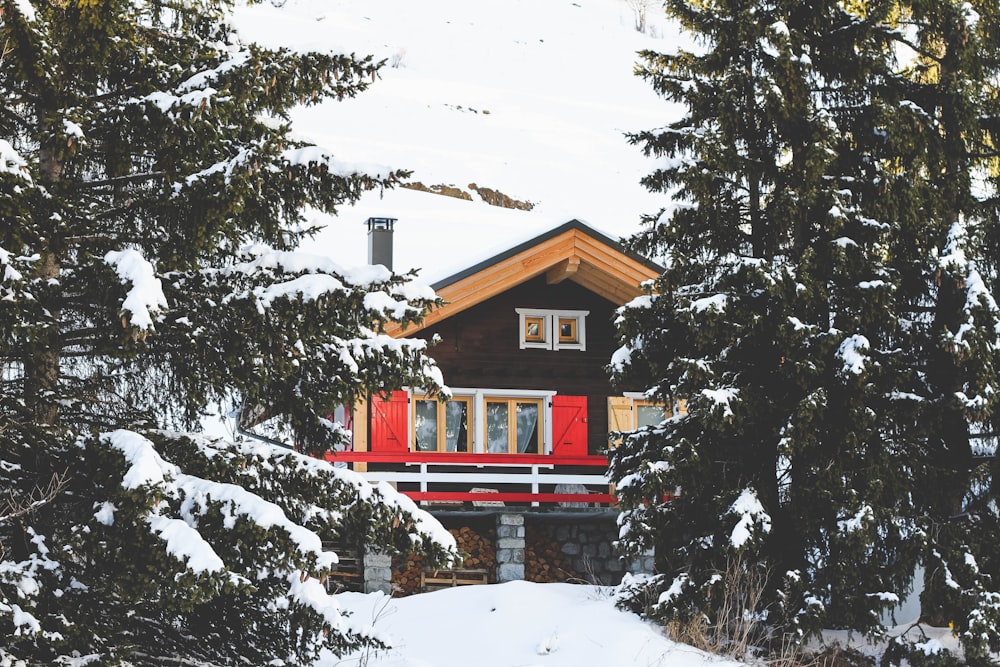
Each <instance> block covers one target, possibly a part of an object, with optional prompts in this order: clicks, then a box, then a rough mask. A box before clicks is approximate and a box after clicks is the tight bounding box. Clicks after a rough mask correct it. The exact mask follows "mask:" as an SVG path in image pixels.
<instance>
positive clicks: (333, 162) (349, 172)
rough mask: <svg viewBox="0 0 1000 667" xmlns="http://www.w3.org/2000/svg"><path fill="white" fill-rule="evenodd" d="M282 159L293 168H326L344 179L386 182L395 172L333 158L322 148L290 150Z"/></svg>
mask: <svg viewBox="0 0 1000 667" xmlns="http://www.w3.org/2000/svg"><path fill="white" fill-rule="evenodd" d="M281 158H282V159H283V160H284V161H285V162H287V163H288V164H289V165H291V166H293V167H307V168H309V167H326V169H327V171H329V172H330V173H331V174H334V175H336V176H340V177H343V178H348V177H351V176H368V177H369V178H374V179H376V180H384V179H386V178H388V177H389V175H390V174H391V173H392V171H393V170H392V168H391V167H388V166H386V165H382V164H376V163H374V162H348V161H345V160H338V159H337V158H335V157H334V156H333V153H331V152H330V151H328V150H327V149H325V148H322V147H320V146H302V147H300V148H290V149H288V150H286V151H284V152H283V153H282V154H281Z"/></svg>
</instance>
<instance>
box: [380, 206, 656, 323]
mask: <svg viewBox="0 0 1000 667" xmlns="http://www.w3.org/2000/svg"><path fill="white" fill-rule="evenodd" d="M662 271H663V269H662V268H660V267H659V266H657V265H656V264H654V263H653V262H650V261H648V260H645V259H643V258H641V257H639V256H637V255H634V254H631V253H628V252H626V251H625V250H624V249H623V248H622V247H621V245H620V244H619V243H618V242H616V241H614V240H613V239H611V238H609V237H607V236H605V235H604V234H601V233H600V232H597V231H596V230H594V229H592V228H590V227H588V226H587V225H585V224H583V223H582V222H579V221H578V220H571V221H570V222H567V223H565V224H563V225H560V226H559V227H556V228H554V229H552V230H550V231H548V232H546V233H545V234H542V235H540V236H537V237H535V238H533V239H531V240H529V241H526V242H524V243H521V244H519V245H517V246H515V247H513V248H511V249H509V250H507V251H505V252H503V253H500V254H499V255H496V256H494V257H491V258H490V259H488V260H486V261H483V262H480V263H479V264H476V265H475V266H472V267H469V268H468V269H466V270H464V271H461V272H460V273H457V274H455V275H453V276H450V277H448V278H445V279H444V280H441V281H439V282H437V283H435V284H434V285H432V287H433V288H434V290H435V292H437V295H438V296H439V297H440V298H442V299H443V300H444V301H445V304H444V305H443V306H441V307H440V308H437V309H435V310H433V311H431V312H430V313H429V314H428V315H427V317H425V318H424V320H423V322H421V323H420V324H419V325H410V326H408V327H407V328H406V330H405V331H404V330H403V329H402V328H401V327H400V326H399V325H398V324H395V323H393V324H390V325H387V326H386V332H387V333H389V334H390V335H393V336H400V335H410V334H412V333H415V332H417V331H420V330H421V329H425V328H427V327H429V326H432V325H434V324H435V323H437V322H440V321H442V320H444V319H447V318H449V317H451V316H453V315H456V314H458V313H460V312H462V311H464V310H466V309H468V308H471V307H472V306H475V305H477V304H479V303H482V302H483V301H486V300H487V299H490V298H491V297H494V296H496V295H498V294H501V293H503V292H505V291H507V290H509V289H511V288H512V287H515V286H516V285H520V284H521V283H524V282H527V281H529V280H532V279H533V278H536V277H538V276H541V275H544V276H545V279H546V282H548V283H549V284H556V283H560V282H563V281H565V280H571V281H573V282H575V283H577V284H579V285H581V286H583V287H585V288H586V289H588V290H590V291H592V292H594V293H596V294H599V295H600V296H602V297H604V298H606V299H608V300H609V301H611V302H613V303H616V304H619V305H622V304H625V303H627V302H628V301H630V300H632V299H634V298H635V297H637V296H639V295H641V294H643V289H642V283H644V282H646V281H647V280H652V279H653V278H656V277H657V276H658V275H660V274H661V273H662Z"/></svg>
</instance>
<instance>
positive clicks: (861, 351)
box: [836, 334, 871, 376]
mask: <svg viewBox="0 0 1000 667" xmlns="http://www.w3.org/2000/svg"><path fill="white" fill-rule="evenodd" d="M870 350H871V343H869V342H868V339H867V338H866V337H865V336H862V335H861V334H852V335H850V336H848V337H847V338H846V339H845V340H844V341H843V342H842V343H841V344H840V347H838V348H837V355H836V356H837V358H838V359H840V360H841V361H842V362H843V365H842V366H841V367H840V373H841V374H842V375H844V376H849V375H861V374H862V373H864V372H865V367H866V365H867V362H868V360H869V356H868V352H869V351H870Z"/></svg>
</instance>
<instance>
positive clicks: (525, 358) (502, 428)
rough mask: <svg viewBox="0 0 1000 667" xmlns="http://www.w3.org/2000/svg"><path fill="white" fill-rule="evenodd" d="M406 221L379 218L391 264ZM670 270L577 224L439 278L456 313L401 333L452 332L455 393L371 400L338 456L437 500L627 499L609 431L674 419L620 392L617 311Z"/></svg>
mask: <svg viewBox="0 0 1000 667" xmlns="http://www.w3.org/2000/svg"><path fill="white" fill-rule="evenodd" d="M393 222H394V221H393V220H392V219H371V220H369V255H370V257H377V258H380V259H381V262H380V263H387V253H386V250H385V248H386V245H388V248H389V249H390V251H389V253H390V254H391V239H392V236H391V234H392V224H393ZM380 239H381V240H380ZM373 245H374V246H375V247H374V248H373ZM388 261H391V260H388ZM660 273H661V269H660V268H659V267H658V266H656V265H655V264H653V263H652V262H650V261H647V260H645V259H643V258H641V257H638V256H635V255H633V254H630V253H628V252H626V251H625V250H624V249H623V248H622V247H621V246H620V245H619V244H618V243H617V242H616V241H615V240H613V239H611V238H609V237H607V236H606V235H604V234H602V233H601V232H599V231H597V230H595V229H592V228H591V227H589V226H587V225H586V224H584V223H582V222H580V221H578V220H571V221H569V222H566V223H564V224H562V225H559V226H558V227H555V228H553V229H550V230H549V231H547V232H545V233H543V234H540V235H538V236H536V237H534V238H532V239H530V240H528V241H525V242H523V243H520V244H518V245H515V246H514V247H511V248H509V249H507V250H505V251H503V252H500V253H499V254H496V255H495V256H493V257H490V258H488V259H486V260H485V261H482V262H478V263H476V264H474V265H473V266H470V267H468V268H467V269H465V270H462V271H460V272H458V273H455V274H454V275H452V276H450V277H447V278H445V279H443V280H440V281H438V282H436V283H434V284H433V285H432V287H433V288H434V290H435V291H436V292H437V294H438V295H439V296H440V297H441V298H442V299H443V300H444V301H445V305H444V306H442V307H440V308H438V309H436V310H434V311H433V312H431V313H430V314H429V315H428V316H427V318H426V319H425V320H424V322H423V323H422V324H421V325H420V326H419V327H410V328H408V329H406V330H403V329H402V328H399V327H398V326H397V327H395V328H392V329H390V331H389V333H390V334H391V335H394V336H404V335H405V336H408V337H424V338H431V337H432V336H435V335H436V336H438V337H440V339H441V342H440V343H438V344H437V345H435V346H433V347H431V348H430V356H432V357H433V358H434V359H435V360H436V361H437V364H438V366H439V367H440V369H441V371H442V373H443V376H444V380H445V382H446V383H447V385H448V386H449V387H450V388H451V390H452V393H453V395H452V397H451V398H450V400H448V401H445V402H442V401H439V400H438V399H437V398H436V397H434V396H428V395H426V394H425V393H424V392H422V390H421V389H420V388H419V387H414V388H410V389H408V390H406V391H397V392H395V393H393V394H392V395H391V396H373V397H370V399H369V400H366V401H362V402H361V403H359V404H358V405H357V406H356V407H355V409H354V412H353V416H352V417H353V418H352V419H350V421H352V424H351V426H352V429H353V433H354V443H353V451H347V452H337V453H335V454H330V455H329V457H330V458H331V460H334V461H340V462H347V463H348V464H349V465H351V466H352V467H354V468H355V469H356V470H359V471H362V472H363V473H364V474H365V476H366V477H367V478H368V479H369V480H370V481H373V482H383V481H384V482H389V483H391V484H393V485H394V486H396V488H398V489H399V490H400V491H402V492H404V493H406V494H407V495H409V496H410V497H411V498H413V499H414V500H417V501H420V502H421V503H423V504H425V505H427V504H435V503H440V504H442V505H443V506H446V507H447V506H450V507H459V506H464V507H473V506H480V507H481V506H506V507H511V506H523V507H539V506H549V507H552V506H562V507H574V506H576V507H579V506H601V505H605V506H606V505H609V504H613V502H614V497H613V494H612V492H611V491H612V490H611V489H610V488H609V486H608V481H607V479H606V477H605V471H606V466H607V458H606V456H605V452H606V450H607V447H608V442H609V440H608V434H609V432H611V431H617V430H628V429H631V428H635V427H636V426H638V425H642V424H645V423H651V422H654V421H656V422H658V421H659V420H661V419H662V418H663V415H664V409H663V408H662V407H660V406H655V405H651V404H649V403H648V402H646V401H643V400H642V399H641V397H640V395H638V394H635V395H630V394H615V393H613V392H612V389H611V386H610V383H609V380H608V373H607V370H606V368H607V365H608V363H609V361H610V359H611V355H612V353H613V351H614V349H615V348H616V343H615V339H614V323H613V322H614V317H615V310H616V309H617V308H618V307H619V306H621V305H623V304H625V303H626V302H628V301H629V300H631V299H633V298H634V297H636V296H639V295H640V294H642V293H643V290H642V288H641V285H642V283H643V282H645V281H648V280H651V279H653V278H655V277H656V276H657V275H659V274H660Z"/></svg>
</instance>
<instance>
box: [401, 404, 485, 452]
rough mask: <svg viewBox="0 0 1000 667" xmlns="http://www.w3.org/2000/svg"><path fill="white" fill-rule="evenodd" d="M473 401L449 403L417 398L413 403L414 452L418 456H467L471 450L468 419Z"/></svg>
mask: <svg viewBox="0 0 1000 667" xmlns="http://www.w3.org/2000/svg"><path fill="white" fill-rule="evenodd" d="M471 407H472V398H471V397H468V396H465V397H455V398H453V399H452V400H450V401H447V402H444V403H442V402H440V401H438V400H437V399H435V398H428V397H424V396H417V397H415V399H414V401H413V437H414V449H416V451H418V452H467V451H469V450H470V447H469V442H470V431H469V416H470V415H471V413H472V409H471Z"/></svg>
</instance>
